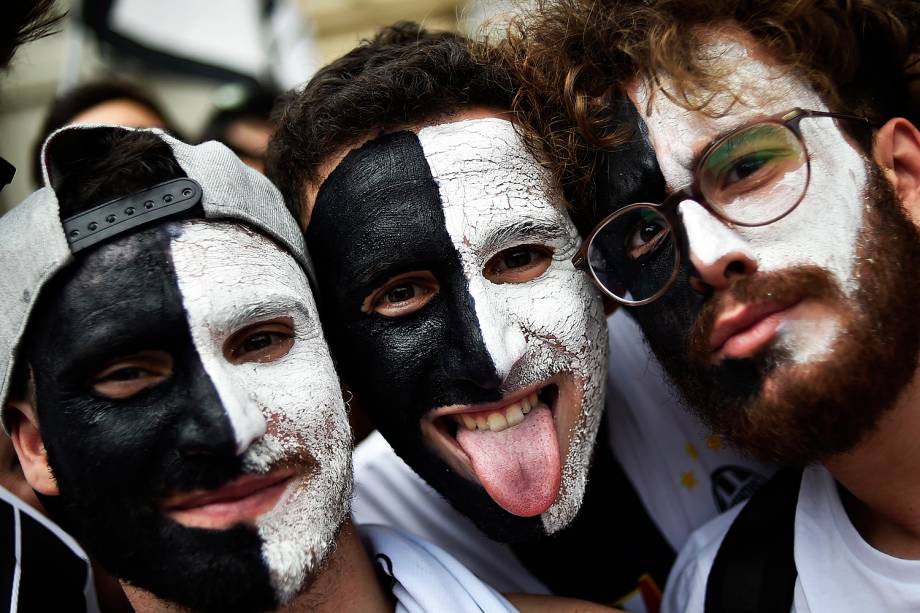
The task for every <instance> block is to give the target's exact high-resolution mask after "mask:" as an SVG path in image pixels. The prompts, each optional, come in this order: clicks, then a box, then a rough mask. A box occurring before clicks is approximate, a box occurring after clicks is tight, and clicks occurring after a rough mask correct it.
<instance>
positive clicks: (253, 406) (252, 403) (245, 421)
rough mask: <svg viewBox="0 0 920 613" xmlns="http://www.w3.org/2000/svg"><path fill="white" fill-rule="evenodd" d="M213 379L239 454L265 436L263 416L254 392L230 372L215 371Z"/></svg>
mask: <svg viewBox="0 0 920 613" xmlns="http://www.w3.org/2000/svg"><path fill="white" fill-rule="evenodd" d="M213 380H214V385H215V387H216V388H217V393H218V395H219V396H220V400H221V403H222V404H223V406H224V410H225V411H226V413H227V416H228V417H229V418H230V425H231V426H232V427H233V432H234V435H235V439H236V453H237V455H241V454H242V453H243V452H244V451H246V450H247V449H249V446H250V445H252V444H253V443H254V442H256V441H257V440H259V439H260V438H262V437H263V436H265V432H266V428H267V423H266V421H265V416H264V415H263V414H262V408H261V407H260V406H259V403H258V401H257V396H256V394H255V392H254V391H252V390H247V389H246V387H245V386H243V385H241V382H239V381H237V380H236V378H235V377H233V375H232V374H231V373H226V372H220V373H215V376H214V377H213Z"/></svg>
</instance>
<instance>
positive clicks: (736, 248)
mask: <svg viewBox="0 0 920 613" xmlns="http://www.w3.org/2000/svg"><path fill="white" fill-rule="evenodd" d="M677 210H678V212H679V213H680V216H681V221H682V222H683V224H684V229H685V231H686V234H687V251H688V252H689V254H690V262H691V264H693V272H692V273H691V278H690V285H691V286H692V287H693V288H694V289H695V290H696V291H698V292H700V293H702V294H709V293H712V292H714V291H720V290H724V289H726V288H727V287H728V286H729V285H731V283H732V281H734V280H735V279H737V278H739V277H744V276H749V275H752V274H754V273H755V272H757V258H756V256H755V255H754V253H753V252H752V251H751V249H750V247H749V245H748V244H747V243H746V242H745V241H744V240H743V239H742V238H741V237H740V236H739V235H738V234H737V233H736V232H735V231H733V230H732V229H731V228H729V227H728V226H727V225H725V223H723V222H722V221H721V220H719V219H718V218H716V217H715V216H713V215H712V214H711V213H709V211H707V210H706V209H704V208H703V207H702V206H701V205H700V204H699V203H697V202H694V201H692V200H685V201H683V202H681V203H680V205H679V206H678V209H677Z"/></svg>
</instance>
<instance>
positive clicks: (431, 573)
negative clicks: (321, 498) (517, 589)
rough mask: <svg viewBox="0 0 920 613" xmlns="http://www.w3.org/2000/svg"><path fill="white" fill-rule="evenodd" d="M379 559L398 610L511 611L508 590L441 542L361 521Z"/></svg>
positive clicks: (368, 543)
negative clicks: (490, 582)
mask: <svg viewBox="0 0 920 613" xmlns="http://www.w3.org/2000/svg"><path fill="white" fill-rule="evenodd" d="M358 533H359V534H360V535H361V541H362V542H363V543H364V547H365V549H366V550H367V552H368V554H370V556H371V559H372V560H373V562H374V564H375V565H376V566H377V567H378V569H380V570H381V571H382V572H383V573H384V574H386V575H388V576H389V577H391V578H392V580H393V585H392V587H391V591H392V593H393V596H395V597H396V613H433V612H435V611H456V612H457V613H512V612H514V611H517V609H516V608H515V607H514V606H512V605H511V603H510V602H508V601H507V600H506V599H505V597H504V596H502V595H501V594H499V593H498V592H496V591H495V590H494V589H492V588H491V587H489V586H488V585H486V584H485V583H483V582H482V581H481V580H479V579H478V578H477V577H476V575H474V574H473V573H471V572H470V571H469V570H467V569H466V568H465V567H464V566H463V565H462V564H460V563H459V562H458V561H457V560H456V559H455V558H454V557H453V556H451V555H450V554H448V553H447V552H446V551H444V550H443V549H441V548H440V547H438V546H436V545H433V544H431V543H429V542H427V541H424V540H422V539H420V538H418V537H416V536H414V535H412V534H408V533H406V532H403V531H401V530H397V529H395V528H391V527H389V526H374V525H359V526H358Z"/></svg>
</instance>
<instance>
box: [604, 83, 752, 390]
mask: <svg viewBox="0 0 920 613" xmlns="http://www.w3.org/2000/svg"><path fill="white" fill-rule="evenodd" d="M611 110H612V112H613V113H614V114H615V116H616V118H617V120H618V121H620V122H623V123H625V124H627V125H635V126H636V133H635V138H634V139H632V140H631V141H629V142H628V143H626V144H624V145H623V146H621V147H618V148H617V149H616V151H611V152H606V153H604V154H602V157H601V163H600V164H599V165H598V169H597V175H596V176H595V184H594V197H595V200H594V220H593V221H594V224H597V223H600V222H601V221H602V220H603V219H604V218H605V217H607V216H608V215H610V214H611V213H613V212H615V211H618V210H619V209H621V208H623V207H624V206H627V205H630V204H633V203H636V202H651V203H659V202H662V201H663V200H664V199H665V197H666V195H667V193H666V189H667V188H666V185H665V179H664V174H662V172H661V168H660V166H659V165H658V158H657V155H656V153H655V150H654V149H653V148H652V143H651V141H650V139H649V131H648V127H647V126H646V124H645V121H644V120H643V119H642V116H641V115H640V114H639V112H638V110H637V109H636V107H635V105H634V104H633V103H632V102H631V101H630V100H629V98H627V97H625V96H623V97H621V98H619V99H618V100H617V101H616V102H615V103H613V105H612V109H611ZM679 234H680V236H681V246H680V248H681V258H680V270H679V271H678V274H677V278H676V279H675V281H674V284H673V285H672V286H671V287H670V289H668V291H667V292H666V293H665V294H664V295H663V296H662V297H661V298H659V299H658V300H656V301H654V302H652V303H650V304H647V305H643V306H638V307H626V308H627V310H628V312H629V314H630V315H632V317H633V318H634V319H635V320H636V322H637V323H638V324H639V326H640V327H641V328H642V332H643V333H644V334H645V337H646V339H647V340H648V343H649V346H650V347H651V348H652V351H653V352H654V353H655V355H656V357H657V358H658V360H659V361H660V362H661V364H662V366H663V367H664V368H665V370H666V371H667V372H668V373H669V374H673V373H675V372H678V371H682V370H684V369H685V368H686V360H685V359H684V356H686V355H687V352H688V347H689V333H690V329H691V328H692V326H693V324H694V323H695V322H696V320H697V318H698V317H699V315H700V311H701V310H702V308H703V304H704V303H705V301H706V299H707V298H708V296H705V295H702V294H700V293H699V292H697V291H696V290H694V289H693V287H692V286H691V285H690V277H691V276H692V275H695V274H696V272H695V270H694V269H693V265H692V264H691V262H690V256H689V249H688V246H687V244H686V237H685V234H684V233H683V232H679ZM670 258H671V255H670V254H667V255H666V256H665V257H663V258H662V261H664V262H666V263H667V266H666V267H665V269H664V270H662V271H661V272H659V273H658V274H660V275H669V274H670V271H671V268H670V262H671V260H670ZM643 272H644V273H648V274H655V271H653V270H652V271H643ZM726 373H727V376H726V377H725V378H724V379H725V380H724V381H723V383H724V385H725V386H726V392H727V393H733V394H734V393H737V394H742V395H744V394H749V393H750V392H751V390H752V386H758V387H759V384H757V383H756V381H757V379H758V375H757V373H756V372H755V370H754V369H753V368H748V365H747V364H744V363H739V364H733V365H730V366H729V367H728V368H727V370H726Z"/></svg>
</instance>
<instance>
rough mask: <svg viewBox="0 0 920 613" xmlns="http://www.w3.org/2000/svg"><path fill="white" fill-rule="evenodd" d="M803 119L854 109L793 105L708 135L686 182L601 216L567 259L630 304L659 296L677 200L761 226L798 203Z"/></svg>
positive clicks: (672, 267)
mask: <svg viewBox="0 0 920 613" xmlns="http://www.w3.org/2000/svg"><path fill="white" fill-rule="evenodd" d="M811 117H831V118H834V119H845V120H853V121H859V122H862V123H865V124H867V125H869V120H868V119H866V118H864V117H857V116H854V115H842V114H839V113H827V112H823V111H809V110H805V109H793V110H791V111H789V112H788V113H784V114H782V115H780V116H778V117H775V118H771V119H766V120H762V121H758V122H757V123H754V124H750V125H746V126H742V127H740V128H737V129H735V130H732V131H731V132H729V133H728V134H725V135H724V136H721V137H720V138H718V139H716V140H715V141H713V142H712V143H710V144H709V146H707V147H706V149H705V150H704V151H703V153H702V154H701V155H700V157H699V161H698V162H697V164H696V169H695V171H694V175H693V182H692V183H691V184H690V185H688V186H685V187H683V188H682V189H679V190H677V191H675V192H674V193H672V194H671V195H669V196H668V197H667V198H666V199H665V200H664V202H662V203H660V204H652V203H649V202H640V203H636V204H630V205H628V206H625V207H623V208H621V209H619V210H618V211H616V212H615V213H612V214H610V215H608V216H607V217H606V218H605V219H604V220H603V221H601V222H600V223H599V224H598V225H597V226H596V227H595V228H594V230H593V231H592V232H591V234H590V235H588V238H587V239H586V240H585V241H584V243H582V246H581V249H579V251H578V253H576V254H575V256H574V257H573V258H572V262H573V264H574V265H575V266H576V267H577V268H581V269H587V270H588V271H589V272H590V274H591V276H592V278H593V280H594V282H595V284H596V285H597V286H598V287H599V288H600V289H601V290H602V291H603V292H604V293H605V294H607V295H608V296H610V297H611V298H613V299H614V300H616V301H617V302H619V303H621V304H625V305H630V306H638V305H642V304H648V303H649V302H652V301H654V300H656V299H658V298H660V297H661V296H662V295H663V294H664V293H665V292H666V291H667V290H668V288H669V287H671V284H672V283H674V280H675V279H676V278H677V272H678V270H679V269H680V248H679V247H680V241H679V237H678V235H677V234H676V233H675V230H677V229H680V231H681V232H683V226H682V225H680V222H679V221H678V217H677V205H678V204H680V203H681V202H683V201H685V200H693V201H695V202H697V203H699V204H700V205H701V206H703V207H705V208H706V209H707V210H709V211H710V212H711V213H712V214H713V215H715V216H716V217H718V218H720V219H722V220H723V221H725V222H727V223H730V224H733V225H735V226H745V227H755V226H765V225H767V224H770V223H773V222H774V221H777V220H779V219H782V218H783V217H785V216H786V215H788V214H789V213H791V212H792V211H793V210H794V209H795V207H797V206H798V205H799V203H800V202H801V201H802V198H803V197H804V196H805V192H806V191H807V190H808V183H809V180H810V177H811V165H810V163H809V157H808V149H807V148H806V146H805V141H804V139H803V138H802V133H801V130H800V129H799V122H800V121H802V119H806V118H811Z"/></svg>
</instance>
